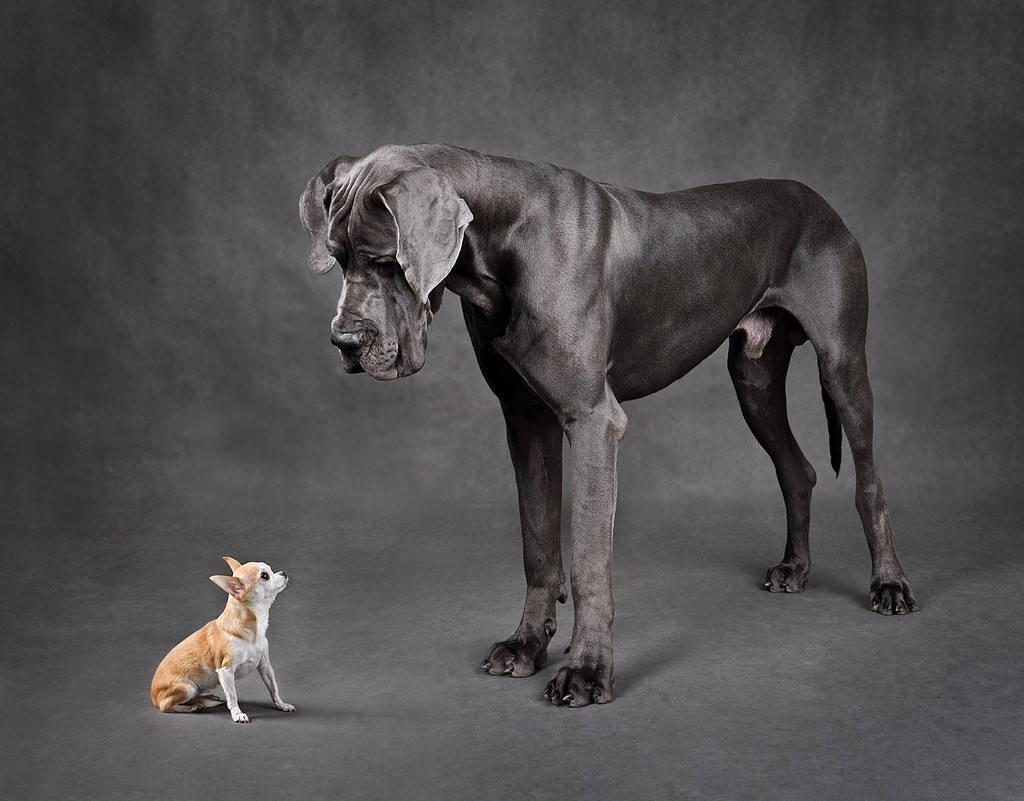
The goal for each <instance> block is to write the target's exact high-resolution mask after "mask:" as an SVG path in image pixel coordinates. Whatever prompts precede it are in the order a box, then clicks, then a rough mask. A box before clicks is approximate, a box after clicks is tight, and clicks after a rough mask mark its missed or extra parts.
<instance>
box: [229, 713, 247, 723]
mask: <svg viewBox="0 0 1024 801" xmlns="http://www.w3.org/2000/svg"><path fill="white" fill-rule="evenodd" d="M231 719H232V720H233V721H235V723H248V722H249V716H248V715H247V714H245V713H244V712H232V713H231Z"/></svg>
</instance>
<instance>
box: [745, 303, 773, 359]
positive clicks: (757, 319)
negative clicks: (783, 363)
mask: <svg viewBox="0 0 1024 801" xmlns="http://www.w3.org/2000/svg"><path fill="white" fill-rule="evenodd" d="M779 316H780V313H779V312H778V310H776V309H764V310H759V311H756V312H751V313H750V314H748V315H747V316H746V317H744V318H743V319H742V320H740V322H739V325H737V326H736V328H735V329H734V330H735V331H743V332H744V333H745V334H746V335H747V339H746V341H745V342H744V343H743V355H744V356H746V357H747V358H748V359H760V358H761V354H763V353H764V349H765V346H766V345H767V344H768V340H770V339H771V338H772V330H773V329H774V328H775V324H776V323H777V322H778V321H779Z"/></svg>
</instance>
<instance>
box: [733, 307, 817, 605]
mask: <svg viewBox="0 0 1024 801" xmlns="http://www.w3.org/2000/svg"><path fill="white" fill-rule="evenodd" d="M804 339H806V337H805V336H804V334H803V331H802V330H801V329H800V326H799V324H798V323H797V322H796V321H795V320H794V319H793V318H792V317H791V316H790V315H789V314H786V313H784V312H781V311H780V310H775V309H772V310H764V311H762V312H755V314H754V315H751V318H748V319H747V320H744V321H743V322H742V323H741V324H740V327H739V328H738V329H737V330H736V332H735V333H733V335H732V336H731V337H730V339H729V375H730V376H731V377H732V383H733V386H734V387H735V388H736V397H737V398H738V399H739V402H740V409H741V410H742V412H743V419H744V420H746V421H747V425H748V426H750V430H751V431H752V432H753V434H754V437H755V438H756V439H757V441H758V442H759V443H760V445H761V447H762V448H764V450H765V451H766V452H767V454H768V455H769V456H770V457H771V460H772V463H773V464H774V465H775V474H776V476H778V479H779V486H780V488H781V489H782V497H783V500H784V501H785V504H786V550H785V554H784V555H783V557H782V562H781V563H780V564H778V565H775V567H772V568H770V569H769V570H768V575H767V576H766V578H765V585H764V586H765V589H766V590H769V591H771V592H800V591H801V590H803V588H804V585H805V584H806V582H807V576H808V573H809V572H810V568H811V555H810V549H809V545H808V531H809V528H810V507H811V489H812V488H813V487H814V484H815V481H816V476H815V473H814V468H813V467H812V466H811V464H810V462H808V461H807V459H806V457H804V454H803V453H802V452H801V450H800V446H799V445H798V444H797V442H796V439H795V438H794V437H793V432H792V430H791V429H790V426H789V418H788V416H787V414H786V372H787V371H788V369H789V360H790V356H791V355H792V353H793V348H794V347H796V344H797V343H798V342H800V341H802V340H804Z"/></svg>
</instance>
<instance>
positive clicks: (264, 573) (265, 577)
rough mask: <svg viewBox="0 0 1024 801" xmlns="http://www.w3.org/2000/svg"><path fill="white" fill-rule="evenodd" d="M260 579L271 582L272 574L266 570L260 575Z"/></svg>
mask: <svg viewBox="0 0 1024 801" xmlns="http://www.w3.org/2000/svg"><path fill="white" fill-rule="evenodd" d="M260 578H261V579H263V580H264V581H270V574H269V573H268V572H267V571H266V570H264V571H263V572H262V573H260Z"/></svg>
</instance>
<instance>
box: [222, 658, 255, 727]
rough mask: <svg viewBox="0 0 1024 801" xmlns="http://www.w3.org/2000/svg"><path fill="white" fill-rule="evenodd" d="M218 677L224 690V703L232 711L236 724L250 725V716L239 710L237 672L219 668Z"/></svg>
mask: <svg viewBox="0 0 1024 801" xmlns="http://www.w3.org/2000/svg"><path fill="white" fill-rule="evenodd" d="M217 677H218V678H219V679H220V686H221V687H223V688H224V701H225V702H226V703H227V705H228V709H229V710H231V719H232V720H233V721H234V722H235V723H248V722H249V716H248V715H247V714H245V713H244V712H243V711H242V710H241V709H239V708H238V693H236V692H235V672H234V671H233V670H232V669H231V668H218V669H217Z"/></svg>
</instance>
